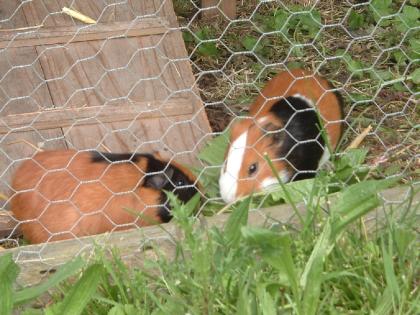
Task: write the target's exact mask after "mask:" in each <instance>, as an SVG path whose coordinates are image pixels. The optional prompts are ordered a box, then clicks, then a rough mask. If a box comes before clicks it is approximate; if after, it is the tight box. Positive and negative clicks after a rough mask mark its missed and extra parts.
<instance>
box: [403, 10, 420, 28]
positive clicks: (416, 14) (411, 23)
mask: <svg viewBox="0 0 420 315" xmlns="http://www.w3.org/2000/svg"><path fill="white" fill-rule="evenodd" d="M400 17H401V19H403V21H404V22H405V23H406V24H407V25H408V27H416V26H418V25H419V19H420V10H419V9H418V8H416V7H412V6H410V5H405V6H404V8H403V10H402V12H401V13H400Z"/></svg>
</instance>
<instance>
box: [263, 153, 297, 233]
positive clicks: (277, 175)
mask: <svg viewBox="0 0 420 315" xmlns="http://www.w3.org/2000/svg"><path fill="white" fill-rule="evenodd" d="M264 159H265V160H266V161H267V163H268V165H269V166H270V168H271V171H272V173H273V174H274V176H276V178H277V181H278V182H279V184H280V186H281V188H282V189H283V192H284V196H285V198H286V201H287V203H288V204H290V205H291V206H292V208H293V211H294V212H295V214H296V216H297V217H298V218H299V221H300V224H301V225H302V226H304V225H305V224H304V223H305V221H304V220H303V217H302V215H301V214H300V212H299V210H298V208H297V207H296V204H295V202H294V201H293V199H292V197H291V196H290V194H289V191H288V190H287V188H286V185H285V184H284V183H283V181H282V180H281V178H280V176H279V174H278V172H277V170H276V168H275V167H274V165H273V162H272V161H271V160H270V158H269V157H268V155H267V154H264Z"/></svg>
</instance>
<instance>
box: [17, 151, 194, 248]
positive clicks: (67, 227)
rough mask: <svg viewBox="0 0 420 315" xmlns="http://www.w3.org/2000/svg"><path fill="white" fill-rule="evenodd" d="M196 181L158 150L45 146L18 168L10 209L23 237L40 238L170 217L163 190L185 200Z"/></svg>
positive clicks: (82, 233)
mask: <svg viewBox="0 0 420 315" xmlns="http://www.w3.org/2000/svg"><path fill="white" fill-rule="evenodd" d="M196 185H198V183H197V181H196V179H195V177H194V176H193V175H192V173H191V172H189V171H188V170H187V169H186V168H185V167H183V166H181V165H179V164H177V163H175V162H171V163H169V162H168V161H165V160H162V159H161V158H160V157H159V156H158V155H152V154H131V153H126V154H125V153H124V154H110V153H100V152H96V151H80V152H78V151H75V150H56V151H44V152H40V153H37V154H36V155H35V156H34V157H33V158H32V159H29V160H26V161H24V162H23V163H22V164H21V165H20V166H19V167H18V169H17V170H16V172H15V174H14V177H13V180H12V189H13V191H14V195H13V197H12V198H11V211H12V212H13V214H14V215H15V217H16V219H17V220H19V221H20V222H21V230H22V233H23V236H24V238H25V239H27V240H28V241H30V242H31V243H42V242H47V241H55V240H63V239H69V238H74V237H80V236H86V235H93V234H99V233H104V232H107V231H114V230H123V229H128V228H133V227H136V226H137V227H138V226H140V227H141V226H147V225H151V224H156V223H163V222H168V221H169V220H171V218H172V216H171V209H170V205H169V202H168V199H167V195H166V194H165V192H164V191H171V192H173V193H174V194H175V195H176V196H177V197H178V198H179V199H180V200H181V201H183V202H187V201H188V200H190V199H191V198H192V197H193V196H194V195H195V194H196V193H197V192H198V189H197V188H196V187H197V186H196Z"/></svg>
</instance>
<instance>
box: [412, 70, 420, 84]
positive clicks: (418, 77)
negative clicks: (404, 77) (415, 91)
mask: <svg viewBox="0 0 420 315" xmlns="http://www.w3.org/2000/svg"><path fill="white" fill-rule="evenodd" d="M411 80H412V81H413V82H414V83H415V84H420V68H417V69H416V70H414V72H413V73H411Z"/></svg>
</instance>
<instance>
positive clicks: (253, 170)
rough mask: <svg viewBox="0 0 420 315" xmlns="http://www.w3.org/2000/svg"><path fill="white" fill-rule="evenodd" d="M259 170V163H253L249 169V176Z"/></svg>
mask: <svg viewBox="0 0 420 315" xmlns="http://www.w3.org/2000/svg"><path fill="white" fill-rule="evenodd" d="M257 169H258V163H252V164H251V165H250V166H249V168H248V175H252V174H254V173H255V172H256V171H257Z"/></svg>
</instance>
